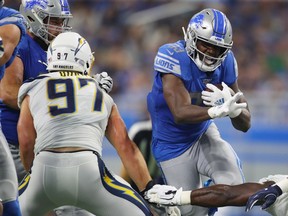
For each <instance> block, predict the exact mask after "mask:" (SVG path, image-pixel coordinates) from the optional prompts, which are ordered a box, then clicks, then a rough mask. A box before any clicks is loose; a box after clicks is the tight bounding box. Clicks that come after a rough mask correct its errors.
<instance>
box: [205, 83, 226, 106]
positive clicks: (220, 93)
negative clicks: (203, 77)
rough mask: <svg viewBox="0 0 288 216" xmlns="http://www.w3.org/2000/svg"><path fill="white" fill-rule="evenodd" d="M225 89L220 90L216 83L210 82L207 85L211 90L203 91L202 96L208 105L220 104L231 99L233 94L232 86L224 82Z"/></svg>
mask: <svg viewBox="0 0 288 216" xmlns="http://www.w3.org/2000/svg"><path fill="white" fill-rule="evenodd" d="M222 86H223V89H222V90H220V89H219V88H217V87H216V86H215V85H213V84H211V83H208V84H207V85H206V87H207V88H208V89H210V90H211V92H210V91H202V94H201V98H202V99H203V103H204V104H205V105H206V106H219V105H221V104H223V103H224V102H225V101H227V100H229V99H230V98H231V97H232V96H231V92H230V88H229V87H228V86H227V85H226V84H225V83H224V82H222Z"/></svg>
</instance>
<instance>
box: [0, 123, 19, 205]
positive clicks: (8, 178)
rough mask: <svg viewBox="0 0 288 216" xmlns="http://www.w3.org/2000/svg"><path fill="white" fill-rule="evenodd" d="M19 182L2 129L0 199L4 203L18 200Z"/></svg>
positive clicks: (0, 143)
mask: <svg viewBox="0 0 288 216" xmlns="http://www.w3.org/2000/svg"><path fill="white" fill-rule="evenodd" d="M17 197H18V181H17V175H16V169H15V166H14V162H13V158H12V155H11V152H10V150H9V147H8V143H7V141H6V138H5V136H4V134H3V132H2V130H1V127H0V199H2V202H3V203H5V202H8V201H12V200H16V198H17Z"/></svg>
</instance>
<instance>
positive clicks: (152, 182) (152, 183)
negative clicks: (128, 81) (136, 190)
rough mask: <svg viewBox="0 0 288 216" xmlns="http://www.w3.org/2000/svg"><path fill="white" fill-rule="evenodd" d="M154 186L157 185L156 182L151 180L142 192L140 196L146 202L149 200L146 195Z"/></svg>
mask: <svg viewBox="0 0 288 216" xmlns="http://www.w3.org/2000/svg"><path fill="white" fill-rule="evenodd" d="M154 185H155V183H154V181H153V180H150V181H149V182H148V183H147V185H146V187H145V189H144V190H142V191H140V195H141V196H142V197H143V198H144V199H145V200H147V199H146V193H147V191H148V190H150V189H151V188H152V187H153V186H154ZM147 201H148V200H147Z"/></svg>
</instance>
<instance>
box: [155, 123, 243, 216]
mask: <svg viewBox="0 0 288 216" xmlns="http://www.w3.org/2000/svg"><path fill="white" fill-rule="evenodd" d="M160 166H161V169H162V171H163V173H164V179H165V182H166V183H167V184H169V185H173V186H175V187H177V188H180V187H183V190H193V189H196V188H200V187H202V186H203V185H202V182H201V175H203V176H207V177H208V178H211V179H212V180H213V182H214V183H215V184H229V185H235V184H241V183H243V182H244V176H243V173H242V169H241V164H240V161H239V159H238V157H237V155H236V153H235V152H234V150H233V149H232V147H231V146H230V144H229V143H227V142H226V141H224V140H223V139H222V138H221V137H220V133H219V131H218V129H217V127H216V125H215V124H214V123H212V124H211V125H210V126H209V128H208V130H207V131H206V132H205V133H204V134H203V135H202V137H201V138H200V139H199V140H198V141H197V142H196V143H195V144H193V145H192V146H191V148H189V149H188V150H187V151H186V152H184V153H183V154H182V155H180V156H178V157H176V158H173V159H171V160H167V161H163V162H161V163H160ZM179 208H180V210H181V214H182V216H188V215H189V216H205V215H207V211H208V209H207V208H202V207H198V206H191V205H187V206H181V207H179Z"/></svg>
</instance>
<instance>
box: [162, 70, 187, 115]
mask: <svg viewBox="0 0 288 216" xmlns="http://www.w3.org/2000/svg"><path fill="white" fill-rule="evenodd" d="M162 82H163V94H164V98H165V100H166V102H167V104H168V106H169V109H170V111H171V112H172V114H173V115H175V114H176V113H179V109H181V108H183V107H184V106H189V105H191V97H190V95H189V92H188V91H187V89H186V88H185V86H184V83H183V81H182V80H181V79H180V78H178V77H176V76H175V75H172V74H164V75H162Z"/></svg>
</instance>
